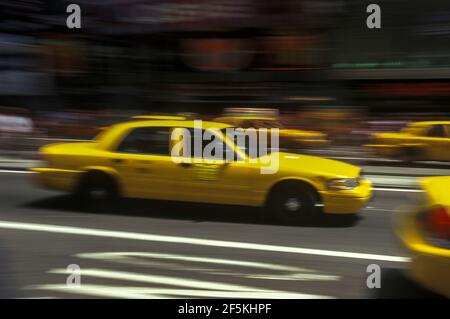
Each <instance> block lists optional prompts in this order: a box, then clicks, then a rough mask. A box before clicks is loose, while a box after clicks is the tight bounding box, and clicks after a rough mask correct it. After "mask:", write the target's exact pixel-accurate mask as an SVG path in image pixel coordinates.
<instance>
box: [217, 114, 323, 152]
mask: <svg viewBox="0 0 450 319" xmlns="http://www.w3.org/2000/svg"><path fill="white" fill-rule="evenodd" d="M213 121H214V122H220V123H226V124H230V125H233V126H235V127H239V128H244V129H247V128H254V129H256V130H258V129H262V128H266V129H271V128H278V129H279V130H280V133H279V134H280V147H281V148H288V149H289V148H305V147H320V146H324V145H327V144H328V143H329V141H328V140H327V135H326V134H324V133H321V132H316V131H306V130H299V129H290V128H286V127H285V126H284V125H283V124H282V123H281V122H280V121H278V120H277V119H276V118H273V117H261V116H223V117H218V118H215V119H214V120H213Z"/></svg>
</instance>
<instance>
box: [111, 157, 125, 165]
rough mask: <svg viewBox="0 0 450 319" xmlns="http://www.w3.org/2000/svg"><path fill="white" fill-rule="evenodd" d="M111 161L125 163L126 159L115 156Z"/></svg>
mask: <svg viewBox="0 0 450 319" xmlns="http://www.w3.org/2000/svg"><path fill="white" fill-rule="evenodd" d="M111 162H113V163H114V164H122V163H125V160H124V159H121V158H113V159H111Z"/></svg>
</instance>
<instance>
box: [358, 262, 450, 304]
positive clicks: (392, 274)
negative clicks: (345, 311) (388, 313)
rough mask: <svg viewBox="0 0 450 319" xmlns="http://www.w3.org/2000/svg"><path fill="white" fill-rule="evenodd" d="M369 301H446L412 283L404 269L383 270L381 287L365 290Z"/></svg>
mask: <svg viewBox="0 0 450 319" xmlns="http://www.w3.org/2000/svg"><path fill="white" fill-rule="evenodd" d="M365 290H366V293H367V296H366V298H368V299H445V297H444V296H442V295H438V294H436V293H434V292H432V291H430V290H428V289H426V288H424V287H422V286H420V285H419V284H417V283H415V282H414V281H412V280H411V279H410V278H409V277H408V276H407V274H406V271H405V270H404V269H396V268H382V270H381V287H380V288H373V289H369V288H365Z"/></svg>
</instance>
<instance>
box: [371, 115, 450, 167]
mask: <svg viewBox="0 0 450 319" xmlns="http://www.w3.org/2000/svg"><path fill="white" fill-rule="evenodd" d="M365 146H366V147H367V148H368V149H370V150H371V151H373V152H374V153H375V154H377V155H380V156H388V157H396V158H399V159H403V160H412V161H419V160H429V161H450V121H425V122H413V123H409V124H407V125H406V126H405V127H404V128H403V129H402V130H400V132H396V133H375V134H372V136H371V143H370V144H367V145H365Z"/></svg>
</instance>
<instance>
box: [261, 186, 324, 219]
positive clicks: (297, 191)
mask: <svg viewBox="0 0 450 319" xmlns="http://www.w3.org/2000/svg"><path fill="white" fill-rule="evenodd" d="M317 202H318V196H317V193H316V192H315V191H314V189H313V188H312V187H310V186H308V185H304V184H303V183H295V182H293V183H287V184H284V185H282V186H279V187H276V188H275V189H274V190H273V192H272V193H271V195H270V198H269V202H268V205H267V209H268V213H269V215H270V216H272V217H273V218H274V219H276V220H277V221H280V222H282V223H289V224H296V223H302V222H310V221H313V220H314V219H317V218H318V217H319V215H320V211H319V210H318V207H317V205H316V204H317Z"/></svg>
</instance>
